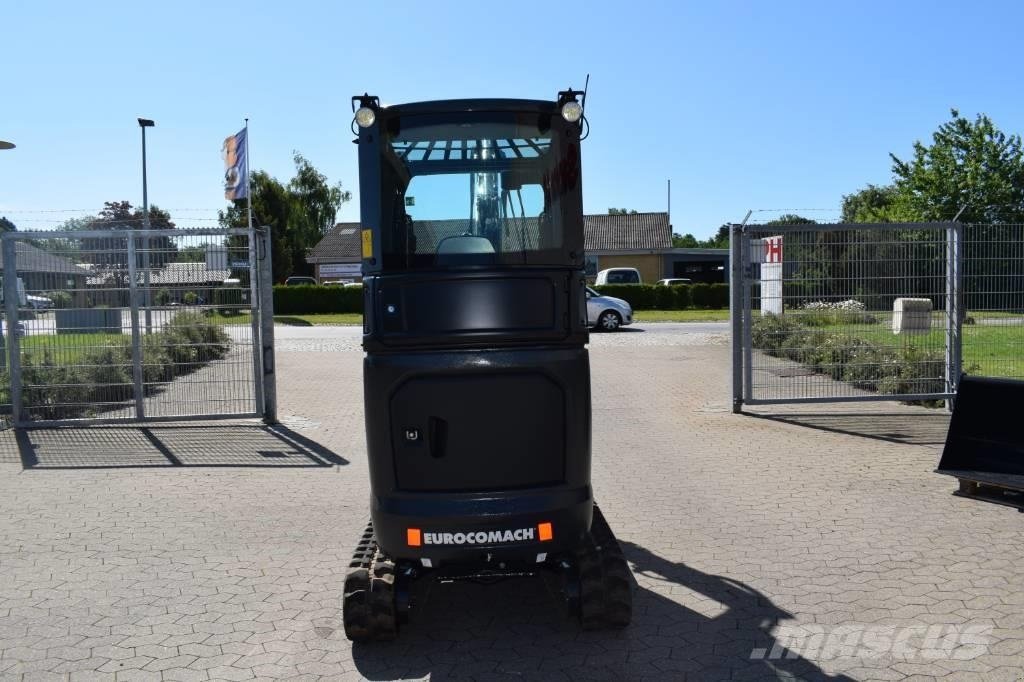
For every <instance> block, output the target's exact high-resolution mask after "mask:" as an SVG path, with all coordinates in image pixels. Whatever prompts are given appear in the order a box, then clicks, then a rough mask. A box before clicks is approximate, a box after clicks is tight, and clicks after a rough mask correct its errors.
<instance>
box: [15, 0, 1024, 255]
mask: <svg viewBox="0 0 1024 682" xmlns="http://www.w3.org/2000/svg"><path fill="white" fill-rule="evenodd" d="M1022 23H1024V4H1022V3H1014V2H975V3H970V4H968V3H963V2H892V1H891V0H890V1H889V2H874V1H866V2H856V3H855V2H823V1H820V0H819V1H818V2H786V1H775V2H743V3H740V2H701V3H691V2H671V3H670V2H664V3H659V2H642V1H636V2H630V3H608V2H588V3H579V2H562V3H559V2H551V1H550V0H548V1H545V2H525V1H524V2H517V3H491V2H479V1H477V2H447V1H443V0H433V1H432V2H403V1H401V0H392V1H391V2H387V3H376V2H345V3H341V2H320V3H316V2H297V1H296V2H288V3H282V2H274V3H264V2H259V1H254V2H250V3H240V2H237V3H226V2H210V1H209V0H206V1H204V2H195V1H192V0H176V1H175V2H163V3H142V4H140V3H127V2H104V1H103V0H97V1H96V2H88V3H82V2H46V1H45V0H39V1H36V2H18V1H17V0H8V1H7V2H4V3H3V4H2V5H0V26H2V27H3V49H4V54H5V57H4V60H3V68H2V70H0V92H2V93H3V94H2V96H0V139H4V140H10V141H12V142H15V143H16V144H17V145H18V148H17V149H15V150H12V151H2V152H0V215H7V216H8V217H9V218H11V219H12V220H13V221H14V222H15V223H17V224H18V226H19V228H20V229H33V228H40V229H41V228H47V227H52V226H54V224H55V222H56V221H58V220H60V219H62V218H64V217H69V216H72V215H75V213H30V212H27V211H40V210H58V209H89V210H95V209H97V208H99V207H100V206H102V204H103V202H104V201H106V200H120V199H127V200H130V201H131V202H132V203H135V204H141V201H142V190H141V179H140V170H139V168H140V155H141V150H140V140H139V137H140V135H139V129H138V126H137V124H136V122H135V119H136V118H137V117H139V116H143V117H148V118H152V119H155V120H156V122H157V127H156V128H155V129H152V130H150V132H149V133H148V135H149V137H148V140H147V142H148V153H149V188H150V200H151V202H153V203H156V204H158V205H160V206H161V207H164V208H168V209H170V210H171V213H172V216H173V217H174V218H175V220H176V222H177V223H178V224H179V225H181V226H188V225H204V224H207V225H208V224H210V223H209V222H208V220H209V219H211V218H215V217H216V210H217V209H218V208H222V207H223V206H224V205H225V202H224V200H223V195H222V190H221V187H220V182H221V177H222V173H223V169H222V165H221V163H222V162H221V158H220V145H221V141H222V139H223V138H224V137H225V136H227V135H229V134H232V133H234V132H235V131H237V130H238V129H239V128H240V127H241V125H242V119H243V118H244V117H246V116H248V117H249V118H250V126H251V127H250V138H251V149H250V152H251V156H252V165H253V168H261V169H264V170H267V171H269V172H270V173H271V174H273V175H275V176H277V177H279V178H281V179H287V178H288V177H290V174H291V171H292V161H291V154H292V151H293V150H298V151H300V152H302V153H303V154H304V155H305V156H306V157H307V158H309V159H310V160H311V161H312V162H313V164H314V165H315V166H316V167H317V168H319V169H320V170H321V171H323V172H324V173H326V174H327V176H328V177H329V178H330V179H331V180H332V181H335V180H340V181H341V182H342V183H343V184H344V186H345V187H346V188H347V189H350V190H352V191H353V193H354V194H356V196H358V186H357V185H358V181H357V174H356V166H355V164H356V154H355V145H353V144H352V143H351V138H352V136H351V134H350V132H349V123H350V120H351V113H350V103H349V98H350V97H351V96H352V95H353V94H356V93H361V92H363V91H369V92H371V93H372V94H377V95H379V96H380V97H381V99H382V100H383V101H385V102H386V103H399V102H406V101H416V100H424V99H445V98H454V97H495V96H499V97H527V98H553V97H554V96H555V93H556V92H557V91H558V90H559V89H563V88H566V87H568V86H570V85H572V86H574V87H582V84H583V80H584V76H585V74H586V73H588V72H589V73H590V74H591V81H590V95H589V98H588V103H587V115H588V119H589V120H590V122H591V126H592V133H591V136H590V138H589V139H588V140H587V141H586V142H585V145H584V152H583V153H584V203H585V210H586V211H587V212H604V211H605V210H606V209H607V208H608V207H610V206H615V207H626V208H635V209H638V210H641V211H658V210H664V209H665V206H666V187H665V185H666V180H667V179H669V178H671V180H672V222H673V227H674V230H675V231H677V232H692V233H694V234H696V235H697V236H698V237H703V236H707V235H709V234H711V233H712V232H714V231H715V229H716V228H717V226H718V225H720V224H721V223H723V222H730V221H738V220H740V219H742V217H743V215H744V214H745V213H746V211H747V209H772V208H794V207H795V208H815V209H830V210H831V212H829V211H826V212H806V214H807V215H809V216H810V217H817V218H836V217H837V216H838V214H837V213H836V212H835V209H837V208H838V206H839V202H840V200H841V197H842V195H843V194H844V193H849V192H852V191H855V190H857V189H858V188H860V187H863V186H864V185H865V184H867V183H869V182H870V183H885V182H887V181H888V180H889V178H890V163H889V159H888V153H889V152H894V153H896V154H897V155H907V154H908V153H909V151H910V148H911V145H912V144H913V142H914V140H916V139H928V138H929V136H930V134H931V132H932V131H933V130H934V129H935V127H936V126H937V125H938V124H939V123H941V122H943V121H944V120H946V119H947V118H948V115H949V109H950V107H957V108H959V109H960V110H961V112H963V113H964V114H967V115H970V116H973V115H974V114H976V113H978V112H985V113H987V114H989V115H990V116H991V117H992V118H993V119H994V120H995V122H996V124H997V125H999V126H1000V127H1001V128H1002V129H1003V130H1004V131H1007V132H1024V89H1022V88H1021V86H1020V78H1019V73H1018V71H1019V66H1020V64H1021V63H1022V58H1021V56H1020V53H1019V39H1018V38H1019V36H1018V33H1019V30H1020V27H1021V25H1022ZM357 207H358V202H357V201H353V202H352V203H351V204H348V205H346V206H345V207H344V208H343V209H342V212H341V214H340V216H339V218H340V219H342V220H358V208H357ZM773 215H774V214H770V213H757V214H755V219H757V218H760V219H768V218H770V217H772V216H773Z"/></svg>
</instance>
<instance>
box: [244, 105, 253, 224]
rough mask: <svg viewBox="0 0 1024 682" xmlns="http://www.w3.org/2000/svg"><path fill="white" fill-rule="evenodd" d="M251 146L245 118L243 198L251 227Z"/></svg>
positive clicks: (247, 122)
mask: <svg viewBox="0 0 1024 682" xmlns="http://www.w3.org/2000/svg"><path fill="white" fill-rule="evenodd" d="M251 149H252V147H251V146H250V145H249V119H248V118H246V119H245V199H246V202H248V210H247V214H248V218H249V220H248V225H249V229H250V230H251V229H252V179H251V178H250V177H249V152H250V150H251Z"/></svg>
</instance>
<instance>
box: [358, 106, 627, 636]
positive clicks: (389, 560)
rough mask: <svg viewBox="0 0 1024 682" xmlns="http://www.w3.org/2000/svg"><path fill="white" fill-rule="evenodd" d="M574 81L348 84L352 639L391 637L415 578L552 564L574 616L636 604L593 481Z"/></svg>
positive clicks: (611, 622)
mask: <svg viewBox="0 0 1024 682" xmlns="http://www.w3.org/2000/svg"><path fill="white" fill-rule="evenodd" d="M582 94H583V93H581V92H578V91H573V90H567V91H564V92H561V93H559V95H558V98H557V99H556V100H554V101H538V100H513V99H508V100H505V99H474V100H450V101H434V102H422V103H415V104H403V105H396V106H387V107H385V106H381V105H380V102H379V100H378V98H376V97H373V96H370V95H362V96H358V97H354V98H353V110H354V111H355V116H354V119H353V123H352V126H353V131H354V132H355V133H356V134H357V135H358V137H357V139H356V140H355V141H356V143H357V144H358V154H359V194H360V211H361V229H362V233H361V244H362V266H363V278H364V279H363V285H364V286H363V291H364V296H365V301H364V304H365V306H364V329H363V332H364V334H363V348H364V350H365V352H366V356H365V359H364V365H363V380H364V400H365V412H366V438H367V458H368V462H369V469H370V486H371V490H370V518H371V522H370V524H369V526H368V527H367V529H366V532H365V533H364V535H363V537H362V538H361V540H360V542H359V546H358V548H357V550H356V552H355V556H354V557H353V561H352V565H351V568H350V571H349V573H348V575H347V578H346V581H345V596H344V600H343V610H344V622H345V630H346V634H347V635H348V636H349V638H350V639H353V640H376V639H391V638H393V637H394V636H395V635H396V633H397V630H398V626H399V624H400V622H402V621H403V620H404V619H405V618H406V614H407V612H408V610H409V609H410V607H411V600H410V597H409V594H410V591H409V585H410V584H411V583H412V582H413V581H415V580H417V579H421V578H426V577H433V578H443V579H458V578H460V577H469V576H473V577H480V576H481V575H487V576H491V577H495V578H500V577H501V576H512V575H516V576H521V575H524V574H532V573H538V572H540V571H542V570H549V571H555V572H558V573H559V574H560V575H562V576H563V578H564V585H565V592H566V595H567V598H568V600H569V603H570V605H571V606H572V608H573V609H574V610H575V611H576V612H577V613H578V614H579V615H580V618H581V620H582V622H583V625H584V626H585V627H588V628H597V627H606V626H612V627H617V626H624V625H625V624H627V623H628V622H629V619H630V613H631V603H630V598H631V597H630V590H631V581H630V576H629V569H628V565H627V564H626V562H625V560H624V559H623V557H622V553H621V551H620V550H619V548H618V544H617V543H616V542H615V539H614V537H613V536H612V534H611V531H610V529H609V528H608V526H607V524H606V523H605V522H604V519H603V517H601V514H600V511H599V510H597V508H596V507H595V506H594V502H593V495H592V491H591V484H590V457H591V453H590V447H591V438H590V419H591V406H590V368H589V359H588V355H587V349H586V343H587V339H588V327H587V313H586V287H585V284H586V282H585V277H584V253H583V248H584V239H583V207H582V194H581V175H580V171H581V165H580V142H581V139H582V138H583V137H584V134H583V129H584V122H585V119H584V118H583V105H582V103H581V102H580V101H579V96H580V95H582Z"/></svg>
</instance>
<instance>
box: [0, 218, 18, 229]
mask: <svg viewBox="0 0 1024 682" xmlns="http://www.w3.org/2000/svg"><path fill="white" fill-rule="evenodd" d="M17 230H18V228H17V226H15V224H14V223H12V222H11V221H10V220H8V219H7V218H6V217H4V218H0V232H16V231H17Z"/></svg>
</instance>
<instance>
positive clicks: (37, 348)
mask: <svg viewBox="0 0 1024 682" xmlns="http://www.w3.org/2000/svg"><path fill="white" fill-rule="evenodd" d="M18 341H19V342H20V345H21V354H22V357H24V356H25V355H26V354H29V355H31V356H32V358H33V360H34V361H35V362H41V361H42V360H43V355H44V354H45V353H46V352H47V351H49V353H50V355H51V357H52V358H53V361H54V363H56V364H57V365H73V364H76V362H77V361H78V359H79V358H80V357H82V356H83V355H85V354H86V353H87V352H89V351H91V350H94V349H96V348H103V347H104V346H109V345H112V344H119V345H123V344H128V343H131V336H130V335H129V334H52V335H51V334H39V335H29V336H22V337H20V338H19V339H18Z"/></svg>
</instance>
